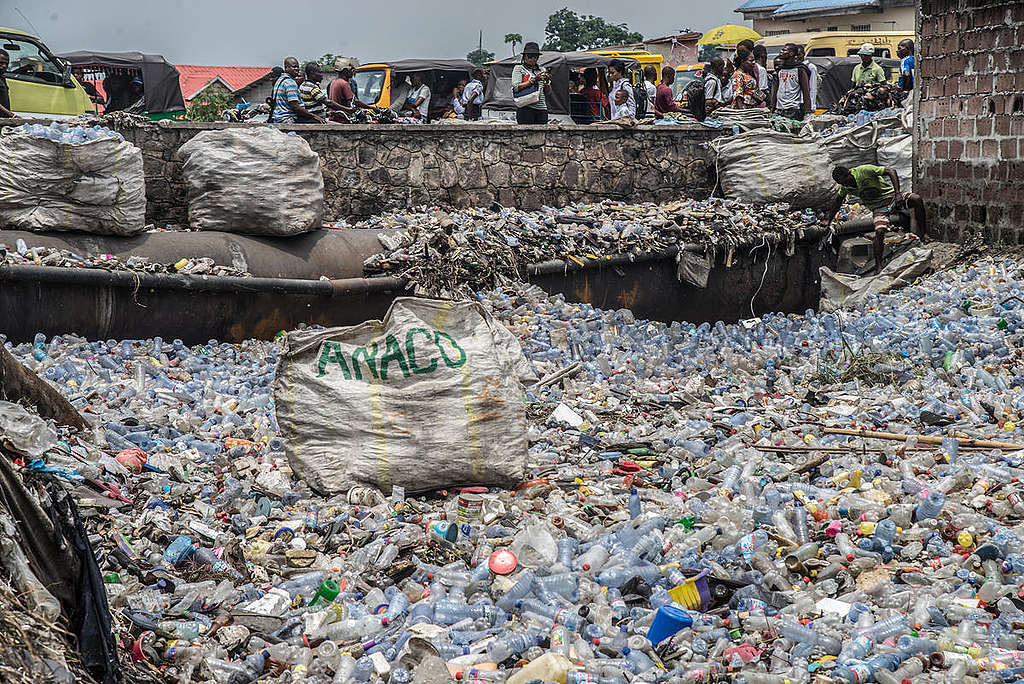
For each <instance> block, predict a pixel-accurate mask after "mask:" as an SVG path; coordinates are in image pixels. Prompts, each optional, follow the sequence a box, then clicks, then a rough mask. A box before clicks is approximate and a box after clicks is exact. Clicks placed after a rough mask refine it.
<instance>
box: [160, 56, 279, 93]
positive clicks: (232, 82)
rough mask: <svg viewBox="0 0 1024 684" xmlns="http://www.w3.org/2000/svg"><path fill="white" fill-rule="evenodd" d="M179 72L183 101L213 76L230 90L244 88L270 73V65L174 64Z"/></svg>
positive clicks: (200, 88) (201, 87)
mask: <svg viewBox="0 0 1024 684" xmlns="http://www.w3.org/2000/svg"><path fill="white" fill-rule="evenodd" d="M174 66H175V67H176V68H177V69H178V73H179V74H181V94H182V95H183V96H184V98H185V101H186V102H187V101H188V100H191V99H192V98H193V97H195V96H196V93H198V92H199V91H200V90H202V89H203V88H204V87H205V86H206V85H207V84H209V83H210V81H212V80H213V79H215V78H219V79H220V80H221V81H222V82H224V83H225V84H227V86H228V87H229V88H230V89H231V90H232V92H234V91H236V90H238V89H239V88H244V87H245V86H247V85H249V84H250V83H252V82H253V81H258V80H259V79H261V78H263V77H264V76H266V75H267V74H269V73H270V67H248V66H205V65H202V64H175V65H174Z"/></svg>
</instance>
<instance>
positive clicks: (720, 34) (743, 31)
mask: <svg viewBox="0 0 1024 684" xmlns="http://www.w3.org/2000/svg"><path fill="white" fill-rule="evenodd" d="M747 38H749V39H750V40H753V41H755V42H756V41H759V40H761V34H759V33H758V32H757V31H755V30H754V29H752V28H747V27H746V26H738V25H736V24H726V25H725V26H719V27H718V28H713V29H711V30H710V31H708V32H707V33H705V34H704V35H703V36H701V37H700V40H698V41H697V45H711V44H714V45H729V44H734V43H738V42H740V41H741V40H746V39H747Z"/></svg>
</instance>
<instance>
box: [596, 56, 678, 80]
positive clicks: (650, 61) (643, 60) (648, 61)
mask: <svg viewBox="0 0 1024 684" xmlns="http://www.w3.org/2000/svg"><path fill="white" fill-rule="evenodd" d="M587 52H593V53H594V54H595V55H604V56H605V57H618V58H619V59H635V60H636V61H637V62H639V63H640V68H641V69H643V68H644V67H646V66H653V67H654V68H655V70H656V71H657V72H658V77H657V78H656V79H655V81H654V82H655V83H661V66H662V64H663V63H664V60H665V58H664V57H662V56H661V55H657V54H654V53H653V52H648V51H647V50H587Z"/></svg>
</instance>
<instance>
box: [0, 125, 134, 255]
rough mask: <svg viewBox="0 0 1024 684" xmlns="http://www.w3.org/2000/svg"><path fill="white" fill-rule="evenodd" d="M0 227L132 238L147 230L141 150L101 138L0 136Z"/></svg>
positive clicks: (8, 132) (12, 131) (11, 133)
mask: <svg viewBox="0 0 1024 684" xmlns="http://www.w3.org/2000/svg"><path fill="white" fill-rule="evenodd" d="M0 227H8V228H20V229H23V230H63V231H80V232H84V233H94V234H97V235H132V234H134V233H138V232H139V231H141V230H142V229H143V228H145V227H146V177H145V173H144V171H143V169H142V152H141V151H140V150H139V148H137V147H135V145H132V144H131V143H129V142H125V141H124V140H119V139H116V138H103V139H100V140H92V141H89V142H81V143H69V142H57V141H55V140H50V139H48V138H39V137H36V136H33V135H29V134H28V133H26V132H24V131H19V130H15V129H8V130H5V131H4V134H3V135H2V136H0Z"/></svg>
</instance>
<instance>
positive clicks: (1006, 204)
mask: <svg viewBox="0 0 1024 684" xmlns="http://www.w3.org/2000/svg"><path fill="white" fill-rule="evenodd" d="M917 60H918V61H917V63H918V84H917V85H918V88H919V94H918V97H919V100H918V117H917V132H916V134H917V140H916V146H917V155H916V168H915V171H916V176H915V185H914V187H915V189H916V190H917V191H918V192H920V193H921V195H922V196H923V197H924V198H925V201H926V203H927V206H928V215H929V218H930V220H931V221H932V225H933V226H934V228H935V229H937V230H938V232H939V234H941V235H942V236H943V237H944V238H945V239H947V240H953V241H958V240H960V239H962V238H963V237H964V236H965V235H966V234H968V233H979V234H981V235H983V236H984V238H985V240H986V242H990V243H996V242H1002V243H1009V244H1024V161H1022V155H1024V2H1022V1H1021V0H922V1H921V4H920V12H919V15H918V41H917Z"/></svg>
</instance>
